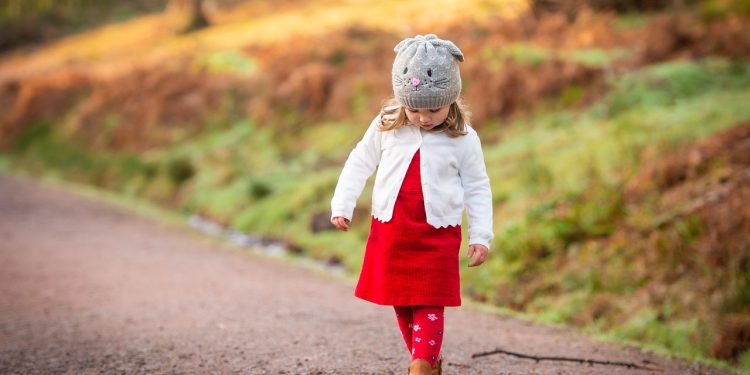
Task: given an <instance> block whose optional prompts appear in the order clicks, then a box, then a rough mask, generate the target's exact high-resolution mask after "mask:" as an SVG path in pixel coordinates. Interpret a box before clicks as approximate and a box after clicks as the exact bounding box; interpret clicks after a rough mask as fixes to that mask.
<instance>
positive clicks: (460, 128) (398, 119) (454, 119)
mask: <svg viewBox="0 0 750 375" xmlns="http://www.w3.org/2000/svg"><path fill="white" fill-rule="evenodd" d="M469 115H470V113H469V110H468V108H467V107H466V105H465V104H464V103H463V101H462V100H461V98H459V99H457V100H456V101H455V102H453V103H451V104H450V108H449V109H448V117H446V118H445V121H443V123H442V124H440V125H438V126H436V127H435V128H433V130H434V131H443V132H445V134H447V135H448V136H449V137H452V138H455V137H460V136H463V135H466V124H467V123H468V122H469ZM406 125H409V119H408V118H407V117H406V108H405V107H404V106H403V105H401V103H399V102H398V100H396V99H395V98H391V99H388V100H386V102H385V104H383V108H381V109H380V124H378V130H380V131H388V130H395V129H398V128H400V127H402V126H406Z"/></svg>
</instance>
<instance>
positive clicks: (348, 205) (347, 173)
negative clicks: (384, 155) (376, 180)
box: [331, 116, 382, 220]
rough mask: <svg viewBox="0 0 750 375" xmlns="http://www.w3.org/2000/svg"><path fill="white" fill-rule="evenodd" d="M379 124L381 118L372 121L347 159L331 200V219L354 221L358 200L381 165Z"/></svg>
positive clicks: (377, 117)
mask: <svg viewBox="0 0 750 375" xmlns="http://www.w3.org/2000/svg"><path fill="white" fill-rule="evenodd" d="M378 124H380V116H376V117H375V119H374V120H372V123H370V127H369V128H368V129H367V131H366V132H365V135H364V136H363V137H362V139H361V140H360V141H359V142H358V143H357V145H356V146H355V147H354V149H353V150H352V152H351V153H350V154H349V158H348V159H346V163H344V168H343V170H342V171H341V175H340V176H339V180H338V183H337V184H336V190H335V191H334V193H333V199H331V218H334V217H336V216H341V217H345V218H347V219H349V220H351V219H352V214H353V212H354V207H355V206H356V204H357V198H359V196H360V194H362V190H363V189H364V187H365V183H366V182H367V179H368V178H369V177H370V176H371V175H372V174H373V172H375V168H376V167H377V166H378V164H379V163H380V156H381V152H382V150H381V134H382V133H381V132H380V131H379V130H378Z"/></svg>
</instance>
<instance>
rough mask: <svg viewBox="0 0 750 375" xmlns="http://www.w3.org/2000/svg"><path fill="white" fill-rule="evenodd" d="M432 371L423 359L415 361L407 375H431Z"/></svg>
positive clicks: (428, 363)
mask: <svg viewBox="0 0 750 375" xmlns="http://www.w3.org/2000/svg"><path fill="white" fill-rule="evenodd" d="M433 370H434V369H433V368H432V366H431V365H430V362H427V361H425V360H424V359H415V360H414V361H412V362H411V366H409V375H432V374H433Z"/></svg>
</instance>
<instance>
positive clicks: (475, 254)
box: [466, 244, 490, 267]
mask: <svg viewBox="0 0 750 375" xmlns="http://www.w3.org/2000/svg"><path fill="white" fill-rule="evenodd" d="M489 252H490V250H489V249H488V248H487V246H484V245H479V244H474V245H469V252H468V253H467V254H466V256H467V257H469V258H471V261H469V267H476V266H478V265H480V264H482V263H484V261H485V260H486V259H487V254H488V253H489Z"/></svg>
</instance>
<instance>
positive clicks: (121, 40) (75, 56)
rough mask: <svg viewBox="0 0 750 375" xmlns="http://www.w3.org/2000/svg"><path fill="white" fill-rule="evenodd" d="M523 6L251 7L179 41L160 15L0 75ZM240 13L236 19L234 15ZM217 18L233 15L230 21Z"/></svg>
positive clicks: (410, 24)
mask: <svg viewBox="0 0 750 375" xmlns="http://www.w3.org/2000/svg"><path fill="white" fill-rule="evenodd" d="M525 8H526V2H525V1H523V0H510V1H509V0H503V1H501V0H472V1H461V2H456V1H449V0H437V1H433V0H430V1H428V0H416V1H408V2H404V1H396V0H388V1H374V0H370V1H344V0H339V1H333V0H330V1H321V2H306V3H304V5H298V6H294V7H290V6H283V7H278V8H273V11H267V12H264V13H262V17H258V16H257V15H254V14H252V13H251V12H252V10H253V9H255V8H254V7H249V8H243V7H239V8H237V11H234V12H233V10H232V9H229V10H224V11H220V12H218V13H217V14H215V16H214V19H215V21H216V23H215V24H214V25H213V27H210V28H207V29H205V30H202V31H198V32H194V33H190V34H187V35H183V34H180V33H178V32H176V28H175V27H174V26H173V25H172V24H171V23H172V21H171V20H170V18H169V15H168V14H166V13H163V14H156V15H147V16H142V17H139V18H136V19H133V20H130V21H126V22H122V23H119V24H113V25H109V26H104V27H101V28H98V29H95V30H92V31H88V32H84V33H81V34H79V35H75V36H71V37H68V38H64V39H62V40H60V41H57V42H53V43H51V44H50V45H47V46H45V47H43V48H40V49H36V50H34V51H33V52H30V53H29V52H21V53H17V54H16V55H15V56H13V55H12V56H10V57H6V58H4V59H2V60H0V78H2V77H3V76H4V75H5V74H8V75H13V76H32V75H34V74H40V73H49V72H52V71H54V70H55V69H59V68H61V67H71V66H75V65H77V64H79V63H85V64H86V66H87V70H89V71H97V72H100V74H108V73H109V72H111V71H113V70H114V71H116V70H119V69H123V68H128V67H130V66H131V65H132V64H136V63H156V62H162V61H165V60H167V59H169V58H170V57H174V56H178V55H181V54H185V53H211V52H215V51H222V50H235V49H238V48H245V47H247V46H251V45H258V44H260V45H267V44H270V43H279V42H282V41H284V40H290V39H292V38H296V37H305V36H314V35H324V34H327V33H330V32H331V31H332V30H337V29H343V28H345V27H347V26H350V25H360V26H367V27H372V28H376V29H381V30H389V31H393V32H397V33H403V34H414V33H416V32H427V31H429V30H430V27H431V26H433V25H437V24H444V23H446V22H454V21H456V20H464V22H471V20H472V19H476V18H481V17H489V16H502V17H511V16H514V15H517V14H518V13H520V12H521V11H523V10H524V9H525ZM242 10H244V11H247V12H249V13H248V14H245V15H244V17H243V15H242V14H237V12H239V11H242ZM221 12H225V13H233V14H232V15H231V16H228V15H224V14H222V13H221Z"/></svg>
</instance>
